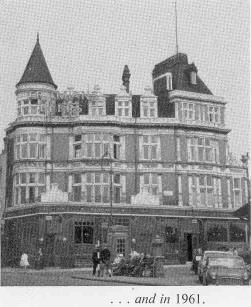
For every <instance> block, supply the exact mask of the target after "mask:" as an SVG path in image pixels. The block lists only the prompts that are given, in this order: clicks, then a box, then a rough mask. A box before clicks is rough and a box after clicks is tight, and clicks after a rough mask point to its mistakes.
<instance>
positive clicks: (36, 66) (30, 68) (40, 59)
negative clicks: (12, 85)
mask: <svg viewBox="0 0 251 307" xmlns="http://www.w3.org/2000/svg"><path fill="white" fill-rule="evenodd" d="M24 83H46V84H51V85H53V86H54V87H55V89H56V88H57V85H56V84H55V83H54V82H53V80H52V77H51V73H50V71H49V68H48V66H47V64H46V61H45V58H44V55H43V51H42V49H41V46H40V43H39V37H37V41H36V45H35V47H34V49H33V51H32V54H31V56H30V59H29V61H28V64H27V65H26V68H25V70H24V73H23V76H22V78H21V79H20V81H19V82H18V83H17V85H16V86H18V85H21V84H24Z"/></svg>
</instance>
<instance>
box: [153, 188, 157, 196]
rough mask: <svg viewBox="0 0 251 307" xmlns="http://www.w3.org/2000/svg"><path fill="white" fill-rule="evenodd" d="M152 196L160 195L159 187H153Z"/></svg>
mask: <svg viewBox="0 0 251 307" xmlns="http://www.w3.org/2000/svg"><path fill="white" fill-rule="evenodd" d="M152 194H153V195H157V194H158V188H157V187H152Z"/></svg>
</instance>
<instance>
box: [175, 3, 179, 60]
mask: <svg viewBox="0 0 251 307" xmlns="http://www.w3.org/2000/svg"><path fill="white" fill-rule="evenodd" d="M174 6H175V37H176V54H177V55H178V53H179V44H178V13H177V0H175V3H174Z"/></svg>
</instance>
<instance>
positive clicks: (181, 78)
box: [152, 53, 213, 95]
mask: <svg viewBox="0 0 251 307" xmlns="http://www.w3.org/2000/svg"><path fill="white" fill-rule="evenodd" d="M191 69H192V70H197V67H196V66H195V65H194V63H192V64H188V59H187V55H186V54H184V53H178V54H176V55H174V56H172V57H170V58H168V59H166V60H164V61H162V62H160V63H158V64H156V65H155V66H154V69H153V72H152V76H153V78H156V77H158V76H160V75H162V74H164V73H167V72H171V73H172V83H173V90H181V91H188V92H195V93H202V94H209V95H213V93H212V92H211V91H210V89H209V88H208V87H207V86H206V84H205V83H204V82H203V81H202V80H201V78H200V77H199V75H198V74H197V84H192V83H191V82H190V78H189V71H190V70H191Z"/></svg>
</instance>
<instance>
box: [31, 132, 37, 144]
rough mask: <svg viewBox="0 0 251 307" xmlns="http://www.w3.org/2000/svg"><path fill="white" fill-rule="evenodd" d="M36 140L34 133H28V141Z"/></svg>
mask: <svg viewBox="0 0 251 307" xmlns="http://www.w3.org/2000/svg"><path fill="white" fill-rule="evenodd" d="M36 140H37V134H36V133H30V141H31V142H33V141H36Z"/></svg>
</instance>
